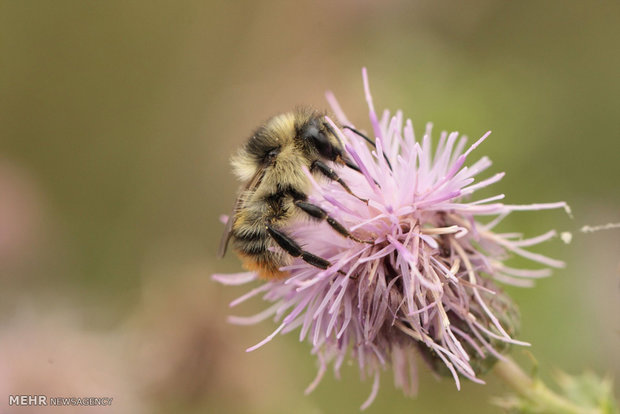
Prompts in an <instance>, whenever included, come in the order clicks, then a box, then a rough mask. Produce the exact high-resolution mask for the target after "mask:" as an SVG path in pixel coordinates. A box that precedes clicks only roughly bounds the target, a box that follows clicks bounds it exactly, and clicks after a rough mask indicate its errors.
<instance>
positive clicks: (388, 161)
mask: <svg viewBox="0 0 620 414" xmlns="http://www.w3.org/2000/svg"><path fill="white" fill-rule="evenodd" d="M342 128H343V129H348V130H349V131H351V132H353V133H354V134H355V135H357V136H359V137H361V138H363V139H364V141H366V142H368V143H369V144H370V145H372V147H373V148H375V149H376V148H377V145H376V144H375V143H374V142H373V141H372V140H371V139H370V138H368V137H367V136H366V135H364V134H363V133H361V132H360V131H358V130H357V129H355V128H353V127H350V126H348V125H344V126H343V127H342ZM383 159H385V162H386V163H387V165H388V167H389V168H390V171H393V170H392V164H390V160H389V158H388V156H387V155H385V152H384V153H383Z"/></svg>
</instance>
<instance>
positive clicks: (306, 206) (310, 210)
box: [295, 200, 374, 244]
mask: <svg viewBox="0 0 620 414" xmlns="http://www.w3.org/2000/svg"><path fill="white" fill-rule="evenodd" d="M295 205H296V206H297V207H299V208H300V209H301V210H303V211H304V212H306V213H307V214H308V215H310V216H311V217H314V218H317V219H319V220H321V221H322V220H326V221H327V224H329V225H330V226H332V228H333V229H334V230H336V231H337V232H338V233H340V234H342V235H343V236H344V237H346V238H349V239H351V240H354V241H356V242H358V243H368V244H374V241H373V240H361V239H358V238H357V237H355V236H354V235H353V234H351V232H350V231H349V230H347V228H346V227H344V226H343V225H342V224H340V223H339V222H338V221H336V219H335V218H333V217H332V216H330V215H329V214H327V211H325V210H323V209H322V208H321V207H319V206H317V205H316V204H312V203H308V202H306V201H302V200H296V201H295Z"/></svg>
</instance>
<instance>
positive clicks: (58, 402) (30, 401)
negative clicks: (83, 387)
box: [9, 395, 113, 407]
mask: <svg viewBox="0 0 620 414" xmlns="http://www.w3.org/2000/svg"><path fill="white" fill-rule="evenodd" d="M112 400H113V398H112V397H48V396H47V395H9V405H11V406H14V405H15V406H41V407H44V406H84V407H95V406H110V405H112Z"/></svg>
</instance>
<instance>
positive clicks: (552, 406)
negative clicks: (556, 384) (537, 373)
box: [493, 358, 599, 414]
mask: <svg viewBox="0 0 620 414" xmlns="http://www.w3.org/2000/svg"><path fill="white" fill-rule="evenodd" d="M493 371H494V372H495V374H496V375H497V376H498V377H499V378H500V379H501V380H502V381H504V382H505V383H506V384H508V385H509V386H510V387H511V388H512V389H513V390H514V391H515V392H517V393H518V394H519V395H521V396H522V397H524V398H525V399H527V400H529V401H530V402H531V403H532V404H533V405H534V406H536V407H538V408H540V409H541V410H542V411H541V412H545V413H557V414H598V413H599V412H598V410H593V409H591V408H584V407H579V406H578V405H576V404H575V403H573V402H572V401H569V400H568V399H566V398H564V397H562V396H561V395H558V394H557V393H555V392H554V391H552V390H551V389H549V387H547V385H545V383H543V382H542V381H541V380H540V379H532V378H531V377H530V376H528V375H527V374H526V373H525V372H523V370H522V369H521V367H519V366H518V365H517V364H516V363H515V362H514V361H513V360H512V359H510V358H506V359H505V360H503V361H498V362H497V364H496V365H495V368H494V370H493Z"/></svg>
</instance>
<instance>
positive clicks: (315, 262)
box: [265, 223, 344, 274]
mask: <svg viewBox="0 0 620 414" xmlns="http://www.w3.org/2000/svg"><path fill="white" fill-rule="evenodd" d="M265 228H266V229H267V232H268V233H269V235H270V236H271V237H272V238H273V239H274V240H275V241H276V243H278V246H280V247H281V248H282V249H283V250H284V251H285V252H287V253H288V254H290V255H291V256H293V257H301V258H302V260H303V261H304V262H306V263H308V264H310V265H312V266H314V267H318V268H319V269H323V270H325V269H327V268H328V267H330V266H331V265H332V264H331V262H330V261H329V260H326V259H323V258H322V257H319V256H317V255H314V254H312V253H310V252H308V251H305V250H304V249H302V248H301V246H300V245H299V244H297V242H296V241H295V240H293V239H291V238H290V237H289V236H287V235H286V234H284V233H283V232H282V231H280V230H278V229H276V228H274V227H273V226H272V225H271V224H269V223H267V224H266V225H265ZM338 273H340V274H344V272H343V271H342V270H338Z"/></svg>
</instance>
